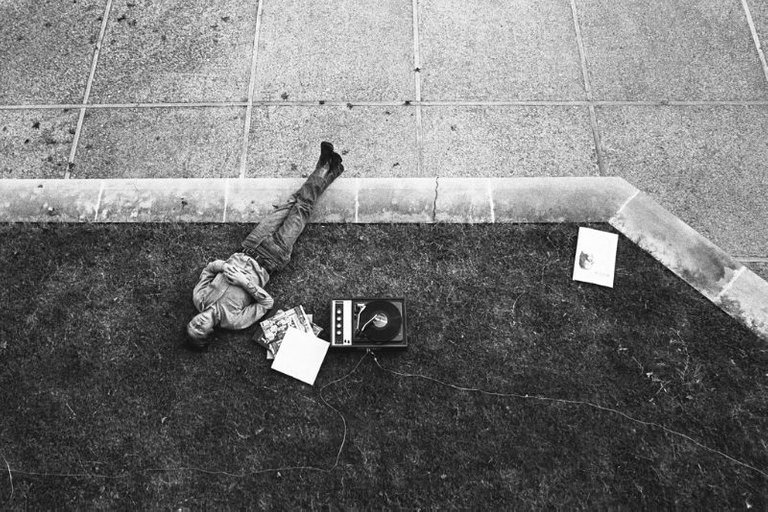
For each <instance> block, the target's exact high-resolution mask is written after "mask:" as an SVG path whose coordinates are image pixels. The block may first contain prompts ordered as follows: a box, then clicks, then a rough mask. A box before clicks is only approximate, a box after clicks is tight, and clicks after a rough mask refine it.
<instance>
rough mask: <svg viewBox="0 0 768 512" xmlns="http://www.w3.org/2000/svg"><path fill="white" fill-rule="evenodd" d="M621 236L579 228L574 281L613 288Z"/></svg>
mask: <svg viewBox="0 0 768 512" xmlns="http://www.w3.org/2000/svg"><path fill="white" fill-rule="evenodd" d="M618 244H619V235H617V234H615V233H606V232H605V231H597V230H595V229H590V228H579V238H578V240H577V242H576V259H575V261H574V263H573V280H574V281H583V282H585V283H593V284H597V285H600V286H607V287H609V288H613V276H614V273H615V271H616V248H617V246H618Z"/></svg>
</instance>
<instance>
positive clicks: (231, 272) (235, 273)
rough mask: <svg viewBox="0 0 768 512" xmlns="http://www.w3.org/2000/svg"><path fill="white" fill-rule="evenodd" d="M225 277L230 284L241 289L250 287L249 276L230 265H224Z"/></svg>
mask: <svg viewBox="0 0 768 512" xmlns="http://www.w3.org/2000/svg"><path fill="white" fill-rule="evenodd" d="M224 277H226V278H227V281H229V283H230V284H234V285H237V286H239V287H241V288H245V287H247V286H248V274H246V273H245V272H243V271H242V270H241V269H239V268H237V267H235V266H234V265H230V264H229V263H227V264H225V265H224Z"/></svg>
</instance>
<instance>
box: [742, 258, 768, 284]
mask: <svg viewBox="0 0 768 512" xmlns="http://www.w3.org/2000/svg"><path fill="white" fill-rule="evenodd" d="M744 266H745V267H747V268H749V270H751V271H752V272H754V273H755V274H757V275H758V276H760V277H761V278H763V279H764V280H766V281H768V262H766V263H760V262H754V261H750V262H747V263H744Z"/></svg>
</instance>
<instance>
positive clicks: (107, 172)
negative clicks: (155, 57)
mask: <svg viewBox="0 0 768 512" xmlns="http://www.w3.org/2000/svg"><path fill="white" fill-rule="evenodd" d="M244 115H245V109H244V108H239V107H238V108H152V109H127V108H126V109H105V110H101V109H94V110H89V111H88V112H87V115H86V119H85V122H84V126H83V133H82V138H81V140H80V149H79V151H78V159H77V161H76V166H75V167H74V168H73V169H72V177H73V178H207V177H237V176H239V173H240V153H241V146H242V143H241V141H240V136H241V132H242V126H243V123H244V119H243V118H244Z"/></svg>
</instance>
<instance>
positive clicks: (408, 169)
mask: <svg viewBox="0 0 768 512" xmlns="http://www.w3.org/2000/svg"><path fill="white" fill-rule="evenodd" d="M415 115H416V109H415V108H414V107H387V106H372V107H367V106H355V107H352V108H348V107H346V106H343V105H326V106H323V107H320V106H295V107H294V106H267V107H254V109H253V115H252V119H251V137H250V139H249V144H250V145H249V148H248V166H247V169H246V176H247V177H253V178H255V177H270V176H271V177H278V176H280V177H289V178H291V177H295V176H300V175H302V174H306V173H309V172H312V170H313V169H314V167H315V163H316V162H317V158H318V156H319V155H320V141H323V140H327V141H331V142H333V143H334V145H335V149H336V151H337V152H338V153H340V154H341V156H342V158H343V159H344V167H345V171H344V175H345V176H347V177H357V176H363V177H372V176H417V175H418V161H417V158H418V149H417V147H416V144H415V141H416V123H415Z"/></svg>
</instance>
